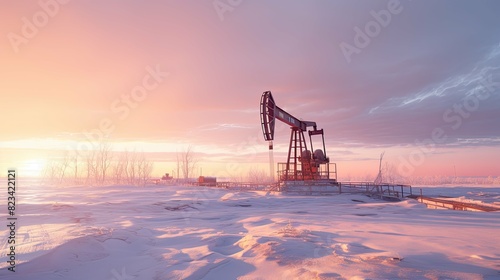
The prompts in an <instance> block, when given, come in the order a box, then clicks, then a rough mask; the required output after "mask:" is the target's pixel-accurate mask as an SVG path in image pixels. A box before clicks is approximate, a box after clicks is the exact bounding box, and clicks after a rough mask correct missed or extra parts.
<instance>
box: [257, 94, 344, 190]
mask: <svg viewBox="0 0 500 280" xmlns="http://www.w3.org/2000/svg"><path fill="white" fill-rule="evenodd" d="M260 118H261V125H262V132H263V134H264V139H265V140H266V141H270V145H269V149H270V150H272V149H273V145H272V141H273V140H274V127H275V124H276V119H278V120H280V121H282V122H284V123H285V124H288V125H289V126H290V128H291V134H290V146H289V148H288V159H287V161H286V163H278V179H279V181H280V182H288V181H333V182H336V180H337V176H336V172H337V170H336V165H335V164H334V163H332V164H331V163H330V159H329V158H328V157H327V156H326V149H325V137H324V134H323V129H318V128H317V125H316V122H312V121H302V120H300V119H298V118H296V117H294V116H292V115H291V114H289V113H288V112H286V111H285V110H283V109H281V108H280V107H278V106H276V103H275V102H274V98H273V95H272V94H271V92H270V91H265V92H264V93H263V94H262V97H261V99H260ZM308 128H312V129H310V130H308ZM306 131H307V132H308V134H309V142H310V145H311V146H310V147H311V150H308V148H307V141H306V138H305V136H304V132H306ZM317 135H321V140H322V143H323V147H322V149H321V148H319V149H317V150H314V148H313V141H312V136H317ZM313 150H314V152H311V151H313ZM330 165H333V168H332V169H331V168H330ZM332 175H333V176H332Z"/></svg>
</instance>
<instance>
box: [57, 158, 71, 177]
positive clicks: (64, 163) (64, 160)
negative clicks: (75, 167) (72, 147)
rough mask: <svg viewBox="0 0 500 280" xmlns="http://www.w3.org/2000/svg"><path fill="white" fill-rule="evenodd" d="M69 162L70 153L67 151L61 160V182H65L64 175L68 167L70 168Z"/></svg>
mask: <svg viewBox="0 0 500 280" xmlns="http://www.w3.org/2000/svg"><path fill="white" fill-rule="evenodd" d="M69 163H70V157H69V154H68V153H65V154H64V155H63V157H62V158H61V159H60V161H59V183H62V182H63V180H64V176H65V174H66V169H67V168H68V166H69Z"/></svg>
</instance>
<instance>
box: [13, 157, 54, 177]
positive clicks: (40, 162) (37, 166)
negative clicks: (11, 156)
mask: <svg viewBox="0 0 500 280" xmlns="http://www.w3.org/2000/svg"><path fill="white" fill-rule="evenodd" d="M46 163H47V160H45V159H41V158H36V159H29V160H25V161H23V162H21V165H20V166H19V170H20V172H22V173H24V174H23V176H24V177H41V176H42V175H43V170H44V168H45V165H46Z"/></svg>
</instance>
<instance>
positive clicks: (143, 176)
mask: <svg viewBox="0 0 500 280" xmlns="http://www.w3.org/2000/svg"><path fill="white" fill-rule="evenodd" d="M137 169H138V173H139V180H140V182H141V184H142V185H145V184H146V183H147V181H148V180H149V178H150V176H151V172H153V162H151V161H149V160H147V158H146V155H145V154H144V153H142V154H141V156H140V157H139V160H138V168H137Z"/></svg>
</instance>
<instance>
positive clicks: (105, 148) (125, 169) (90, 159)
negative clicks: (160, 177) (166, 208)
mask: <svg viewBox="0 0 500 280" xmlns="http://www.w3.org/2000/svg"><path fill="white" fill-rule="evenodd" d="M152 171H153V162H152V161H150V160H148V159H147V157H146V155H145V153H143V152H136V151H124V152H113V150H112V147H111V145H110V144H109V143H100V144H99V146H98V147H97V148H96V149H93V150H90V151H86V152H80V153H78V152H76V151H72V152H65V153H64V154H63V155H62V156H61V157H59V158H55V159H53V160H51V161H49V162H48V163H47V164H46V166H45V170H44V179H46V180H47V181H48V182H50V183H57V184H62V183H69V182H71V183H85V184H91V185H94V184H97V185H102V184H107V183H115V184H124V183H126V184H131V185H144V184H145V183H146V182H147V181H148V180H149V179H150V177H151V173H152Z"/></svg>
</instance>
